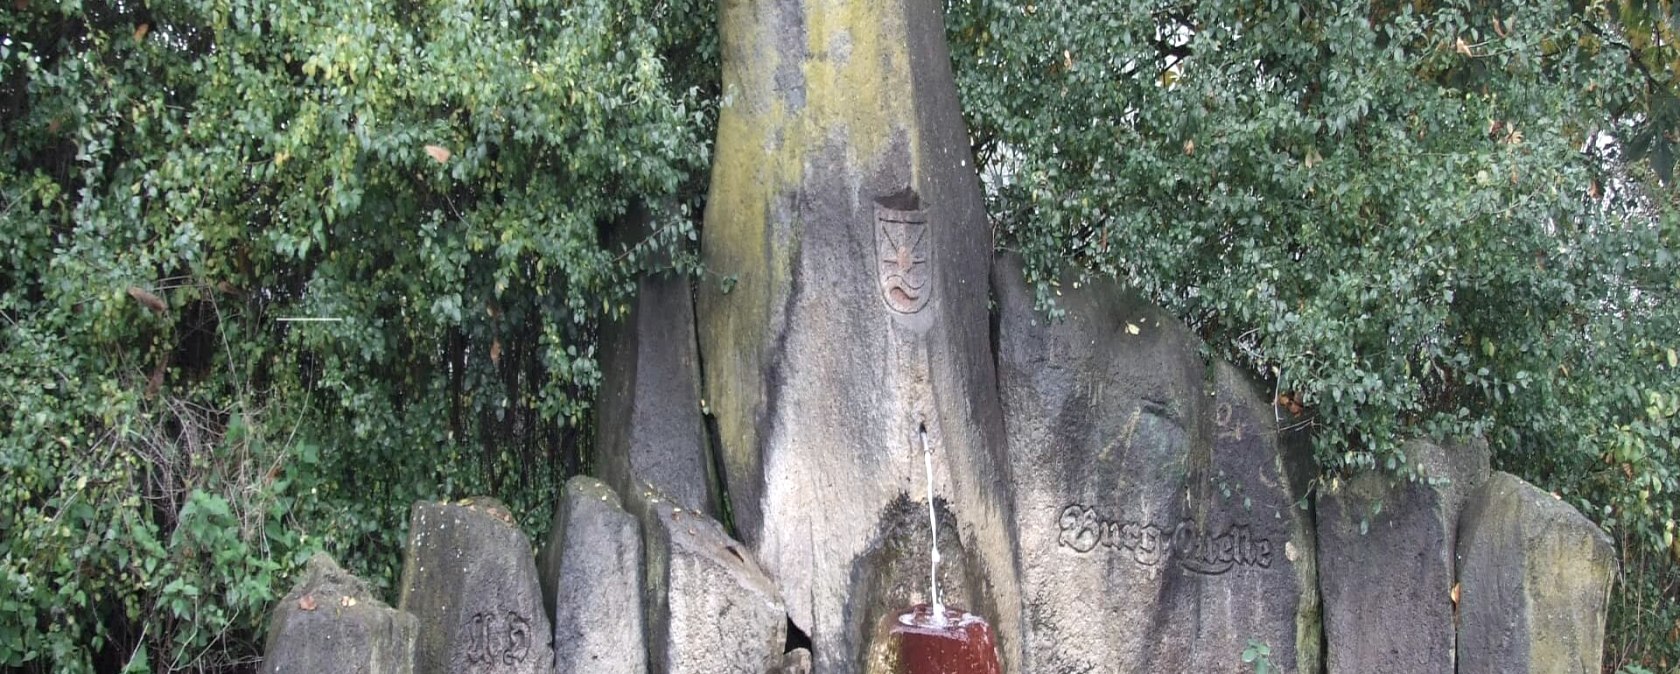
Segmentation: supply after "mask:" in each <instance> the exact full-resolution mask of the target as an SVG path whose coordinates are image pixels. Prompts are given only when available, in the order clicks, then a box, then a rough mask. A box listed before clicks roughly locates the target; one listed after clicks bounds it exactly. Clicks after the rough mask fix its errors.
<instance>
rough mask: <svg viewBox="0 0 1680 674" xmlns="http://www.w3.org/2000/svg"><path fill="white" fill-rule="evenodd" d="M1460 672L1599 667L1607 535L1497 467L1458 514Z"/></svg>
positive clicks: (1609, 556)
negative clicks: (1496, 470) (1499, 470)
mask: <svg viewBox="0 0 1680 674" xmlns="http://www.w3.org/2000/svg"><path fill="white" fill-rule="evenodd" d="M1458 530H1459V540H1458V556H1459V567H1458V583H1459V604H1458V614H1459V627H1458V674H1495V673H1504V672H1540V673H1547V674H1551V673H1555V674H1566V673H1574V672H1597V671H1599V668H1600V667H1601V666H1602V664H1603V657H1604V625H1605V619H1606V613H1607V610H1608V607H1609V601H1610V588H1611V584H1612V583H1614V582H1615V580H1616V572H1617V563H1616V552H1615V546H1614V545H1613V544H1612V542H1611V540H1610V537H1609V536H1608V535H1606V534H1605V533H1604V531H1603V530H1601V529H1599V528H1598V526H1597V525H1595V524H1593V523H1592V522H1591V521H1590V520H1588V519H1587V518H1586V517H1585V516H1583V515H1582V514H1581V513H1580V512H1579V511H1577V510H1575V508H1574V507H1572V506H1570V505H1569V504H1567V503H1564V502H1563V501H1562V500H1561V499H1559V498H1557V497H1554V496H1552V495H1551V494H1548V493H1546V492H1545V491H1542V490H1541V489H1539V488H1538V487H1535V486H1534V485H1531V484H1528V483H1527V482H1524V481H1522V480H1521V479H1520V478H1518V477H1516V476H1514V475H1511V474H1509V473H1503V472H1495V473H1494V474H1493V477H1491V478H1489V479H1488V481H1487V483H1486V484H1484V485H1482V487H1481V489H1480V490H1478V491H1477V493H1476V494H1475V496H1473V497H1472V498H1471V499H1470V501H1469V502H1468V503H1467V504H1465V507H1464V512H1463V513H1462V514H1461V515H1460V516H1459V525H1458Z"/></svg>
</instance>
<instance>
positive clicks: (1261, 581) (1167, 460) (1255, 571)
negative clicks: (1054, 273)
mask: <svg viewBox="0 0 1680 674" xmlns="http://www.w3.org/2000/svg"><path fill="white" fill-rule="evenodd" d="M993 273H994V277H993V284H994V292H995V294H996V296H997V302H998V314H999V316H998V328H997V330H998V381H999V386H1000V389H1001V393H1002V398H1003V409H1004V414H1005V419H1006V421H1005V424H1006V426H1007V428H1008V433H1009V436H1008V437H1009V458H1010V465H1011V475H1010V481H1011V483H1012V484H1013V485H1014V489H1015V515H1016V517H1015V519H1014V521H1013V522H1012V527H1013V528H1014V531H1015V535H1016V536H1017V537H1018V539H1019V542H1020V557H1019V568H1020V573H1021V580H1020V583H1021V584H1020V591H1021V597H1022V602H1023V605H1024V608H1023V611H1024V618H1023V620H1024V623H1025V626H1024V629H1025V632H1026V633H1025V644H1024V651H1025V653H1024V666H1023V667H1021V668H1020V671H1029V672H1085V671H1089V672H1141V671H1152V672H1154V671H1159V672H1211V671H1228V670H1229V669H1230V667H1231V663H1233V662H1236V661H1237V658H1238V657H1239V655H1240V654H1241V652H1242V650H1243V648H1244V647H1245V646H1246V645H1247V643H1248V641H1249V640H1250V639H1254V640H1258V641H1261V642H1264V643H1266V644H1267V645H1268V646H1270V648H1271V657H1270V660H1271V662H1272V664H1273V665H1274V666H1276V667H1277V668H1278V669H1279V670H1280V671H1284V672H1302V673H1303V674H1310V673H1313V672H1317V671H1318V665H1319V645H1320V641H1319V636H1320V628H1319V614H1318V596H1317V590H1316V578H1315V576H1316V569H1315V565H1314V550H1315V545H1314V536H1313V530H1312V524H1311V521H1310V518H1309V514H1308V513H1307V512H1306V511H1305V510H1303V509H1302V508H1301V507H1299V506H1298V503H1299V502H1300V501H1301V499H1302V498H1304V495H1305V492H1306V489H1305V488H1306V479H1305V478H1306V473H1305V470H1306V461H1307V460H1308V456H1307V454H1306V452H1305V451H1304V446H1302V445H1301V444H1300V442H1299V441H1300V439H1299V438H1297V437H1295V436H1294V435H1292V434H1289V433H1285V432H1283V431H1280V430H1279V423H1278V422H1277V421H1276V419H1275V417H1274V411H1273V407H1272V406H1271V405H1270V404H1269V402H1268V399H1267V397H1266V396H1264V395H1263V394H1262V393H1260V392H1259V391H1257V390H1255V388H1254V387H1253V386H1252V385H1251V384H1250V383H1248V382H1247V381H1246V380H1245V379H1243V377H1242V376H1241V375H1239V374H1238V373H1237V372H1236V370H1235V369H1233V368H1231V367H1229V366H1226V365H1224V364H1216V365H1215V366H1212V367H1209V366H1207V365H1205V364H1204V363H1203V361H1202V360H1201V358H1200V357H1199V356H1198V355H1197V348H1198V343H1197V341H1196V339H1195V338H1194V336H1192V335H1191V334H1189V332H1188V331H1187V330H1185V329H1184V328H1183V327H1182V326H1180V325H1179V324H1178V323H1177V322H1176V321H1174V320H1172V319H1171V318H1170V317H1169V316H1167V315H1166V314H1165V312H1163V311H1161V310H1159V309H1157V308H1155V307H1153V306H1151V305H1149V304H1148V303H1146V302H1143V301H1141V300H1139V299H1136V298H1135V297H1133V296H1132V295H1131V294H1130V293H1128V292H1125V291H1124V290H1123V289H1121V288H1119V287H1117V286H1116V285H1115V284H1113V283H1097V284H1095V285H1085V284H1078V285H1076V284H1075V283H1073V279H1071V278H1070V279H1064V280H1063V281H1062V283H1061V286H1060V287H1061V292H1062V295H1061V297H1059V298H1058V301H1059V303H1060V305H1061V306H1062V307H1063V308H1064V309H1066V311H1067V316H1066V319H1065V320H1064V321H1061V322H1058V323H1049V322H1048V321H1047V320H1046V319H1045V318H1044V317H1043V315H1041V314H1039V313H1038V312H1036V311H1035V310H1034V308H1033V301H1034V300H1033V295H1032V292H1031V291H1030V289H1029V288H1028V287H1027V285H1026V283H1025V282H1024V281H1023V279H1022V276H1021V270H1020V264H1019V261H1018V260H1017V259H1015V258H1013V257H1004V258H1000V259H999V261H998V263H997V265H996V266H995V268H994V272H993Z"/></svg>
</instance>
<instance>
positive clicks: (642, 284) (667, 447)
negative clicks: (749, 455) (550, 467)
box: [595, 209, 722, 517]
mask: <svg viewBox="0 0 1680 674" xmlns="http://www.w3.org/2000/svg"><path fill="white" fill-rule="evenodd" d="M647 229H648V225H647V214H646V212H645V210H642V209H636V210H635V211H633V212H632V213H631V214H630V215H628V216H626V218H625V219H624V220H623V221H622V222H620V223H618V224H617V226H616V227H615V231H617V232H618V236H619V237H622V238H628V239H632V240H639V239H640V238H641V237H640V236H638V234H645V233H646V232H647ZM636 289H637V290H636V297H635V299H634V300H633V301H632V303H631V308H630V312H629V314H628V315H626V316H624V317H623V318H622V319H620V320H618V321H607V322H605V323H603V325H602V326H601V336H600V344H601V348H602V353H601V392H600V395H599V397H598V399H597V402H596V410H597V411H596V414H597V417H596V428H597V429H599V432H598V434H597V437H596V445H595V446H596V456H597V457H598V461H599V470H600V476H601V481H603V482H606V483H607V484H608V485H611V486H612V488H613V489H615V490H617V491H619V492H620V493H622V492H626V491H629V490H631V489H634V488H636V486H637V485H639V484H641V483H642V482H648V483H651V484H653V485H654V486H655V487H656V488H658V489H659V490H660V492H662V493H665V494H668V495H669V496H670V497H671V498H672V499H674V500H676V501H677V502H678V503H681V504H683V507H685V508H692V509H695V510H699V511H701V512H704V513H707V514H709V515H712V516H713V517H717V516H718V515H719V514H720V513H721V512H722V510H721V508H719V507H718V503H717V498H716V497H715V495H714V493H713V489H712V487H711V485H712V484H713V483H714V479H713V475H712V470H711V459H710V456H709V454H708V449H707V446H706V429H705V425H704V422H703V420H702V418H701V412H700V360H699V358H700V357H699V352H698V349H699V347H698V345H697V344H696V342H695V337H694V298H693V293H692V292H691V291H690V289H689V285H688V279H686V278H683V277H680V276H671V275H655V276H646V277H643V278H642V279H640V280H639V281H638V282H637V285H636Z"/></svg>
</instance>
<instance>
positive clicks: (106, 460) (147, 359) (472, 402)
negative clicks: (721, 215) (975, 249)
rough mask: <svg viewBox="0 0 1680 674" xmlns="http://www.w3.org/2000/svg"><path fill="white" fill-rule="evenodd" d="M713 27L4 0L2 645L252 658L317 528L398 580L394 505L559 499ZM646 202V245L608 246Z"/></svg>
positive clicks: (622, 13)
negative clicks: (472, 496) (606, 323)
mask: <svg viewBox="0 0 1680 674" xmlns="http://www.w3.org/2000/svg"><path fill="white" fill-rule="evenodd" d="M12 5H15V7H14V6H12ZM710 30H711V22H710V17H708V16H707V11H706V9H705V8H701V7H698V6H696V5H694V3H691V2H688V1H687V0H671V1H667V2H648V1H642V0H634V1H631V2H627V3H626V2H606V1H603V0H586V1H583V2H563V3H554V2H545V1H540V0H539V1H535V2H524V3H483V2H471V1H461V2H455V1H438V2H422V3H419V4H416V3H392V2H373V3H351V4H346V3H302V4H299V3H279V4H274V3H260V2H251V1H249V0H232V1H231V2H230V1H224V0H217V1H214V2H211V1H199V0H185V1H165V2H154V3H115V4H108V3H103V2H89V3H62V4H61V3H48V2H43V1H41V0H35V1H34V2H30V1H29V0H20V1H19V2H16V3H10V4H9V6H8V10H7V11H6V12H4V13H0V119H4V120H5V122H4V124H3V125H0V214H3V216H0V217H3V220H0V231H3V239H4V240H5V241H7V242H8V244H9V245H8V246H7V248H6V250H5V251H4V253H0V322H3V324H4V325H5V329H4V330H3V331H0V668H23V669H25V670H32V671H48V670H51V671H71V672H74V671H90V670H95V669H97V670H101V671H115V670H118V669H122V668H124V667H129V668H132V669H135V670H140V671H144V670H147V669H165V668H167V669H179V668H191V669H198V670H222V669H246V668H249V666H250V665H251V663H252V662H253V658H254V657H255V656H256V654H257V653H258V652H259V650H260V644H259V643H256V639H257V635H258V634H260V629H261V625H262V624H263V623H264V622H265V617H266V616H265V611H266V610H267V609H268V606H269V605H270V604H271V602H272V601H273V600H274V599H275V598H276V597H277V596H279V595H280V594H282V593H283V592H284V591H285V589H286V588H287V586H288V585H289V576H290V574H292V573H293V572H294V571H295V570H296V569H297V568H298V566H299V565H300V564H301V563H302V561H303V560H305V559H306V558H307V556H308V555H309V554H310V553H311V552H312V551H314V550H317V549H327V550H329V551H331V552H333V553H334V554H335V555H336V556H338V558H339V559H340V560H341V561H342V562H344V563H345V565H346V566H347V567H348V568H351V569H353V570H354V571H356V572H358V573H361V574H363V575H366V576H369V577H370V578H371V579H373V580H374V581H375V583H376V584H378V585H381V586H384V587H387V588H388V587H389V583H390V582H391V581H392V580H393V579H394V577H395V576H396V574H397V572H398V569H399V568H400V564H401V560H400V555H401V549H402V547H401V546H402V542H403V529H404V528H405V527H404V525H405V524H406V522H407V510H408V506H409V504H410V503H411V502H412V501H413V500H415V499H419V498H439V497H450V496H457V495H466V494H468V493H473V492H493V493H495V494H497V495H498V496H501V497H502V498H503V499H505V500H507V501H509V502H511V503H512V504H513V505H514V506H515V507H516V508H518V509H519V510H520V511H521V512H527V513H547V512H549V505H550V503H551V499H552V494H553V492H554V491H555V488H556V487H557V485H558V483H559V482H560V480H562V479H563V478H564V477H566V476H567V475H568V474H570V473H571V472H574V471H576V470H577V469H578V467H579V465H580V463H581V462H582V461H583V460H584V459H585V458H586V457H585V456H584V453H583V449H584V446H583V444H582V443H581V442H579V438H580V437H582V436H583V435H584V434H585V433H586V432H587V429H588V424H589V415H588V399H589V396H590V395H591V392H592V389H593V387H594V386H595V383H596V380H597V379H598V372H597V368H596V365H595V361H594V347H593V342H592V340H593V330H594V328H593V326H594V323H595V321H596V320H597V319H598V317H600V316H602V315H607V314H611V313H614V312H617V311H621V310H622V304H623V298H624V296H625V294H626V292H627V290H628V289H629V287H630V280H631V278H632V274H633V273H634V272H635V271H636V270H637V269H639V268H640V267H642V266H644V265H645V264H647V260H649V259H651V258H654V257H663V255H664V254H666V253H671V252H678V253H681V251H682V249H683V247H684V242H686V241H687V240H689V239H692V238H693V237H694V231H693V226H692V224H691V223H692V222H693V221H694V220H695V219H696V218H695V217H694V216H693V215H692V214H691V213H692V209H693V208H694V206H695V197H696V195H697V194H699V192H700V188H701V187H702V186H703V184H702V182H701V181H702V180H703V177H704V171H703V168H704V167H705V165H706V158H707V147H708V146H707V143H708V142H709V141H710V133H709V131H708V125H709V124H710V119H711V117H712V114H713V101H714V99H715V90H716V86H715V84H714V83H713V80H715V78H716V73H715V69H716V59H715V56H714V53H715V47H714V46H712V45H713V44H715V40H712V39H711V38H710V37H709V31H710ZM672 64H675V65H672ZM643 202H645V203H649V204H654V205H656V206H659V207H660V209H659V210H658V211H657V212H656V222H657V224H658V228H657V230H656V232H655V234H654V235H653V236H650V237H648V238H647V239H645V240H641V241H635V240H632V241H630V242H629V243H628V244H625V245H608V244H605V243H603V241H604V240H606V237H603V236H602V234H603V232H604V231H605V230H608V229H610V228H611V227H612V223H614V222H615V221H616V220H617V219H618V218H620V217H621V215H622V214H624V213H625V212H626V211H627V210H629V209H630V208H632V207H633V206H635V205H636V204H638V203H643ZM619 238H622V237H619ZM677 264H679V265H686V266H687V267H688V268H690V269H692V267H693V256H692V255H691V254H690V255H687V256H686V257H685V256H684V255H680V254H679V255H678V256H677ZM543 520H546V518H544V517H537V516H533V517H530V518H527V522H526V524H527V525H528V526H529V527H531V528H533V529H540V528H542V527H546V526H547V522H546V521H543Z"/></svg>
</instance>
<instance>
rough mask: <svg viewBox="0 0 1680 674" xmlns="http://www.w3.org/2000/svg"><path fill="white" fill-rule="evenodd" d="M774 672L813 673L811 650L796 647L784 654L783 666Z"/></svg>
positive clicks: (788, 673) (776, 673) (783, 673)
mask: <svg viewBox="0 0 1680 674" xmlns="http://www.w3.org/2000/svg"><path fill="white" fill-rule="evenodd" d="M771 672H772V674H811V651H808V650H806V649H803V648H795V649H793V650H791V651H788V652H787V654H786V655H783V656H782V666H781V667H780V668H779V669H774V670H771Z"/></svg>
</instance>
